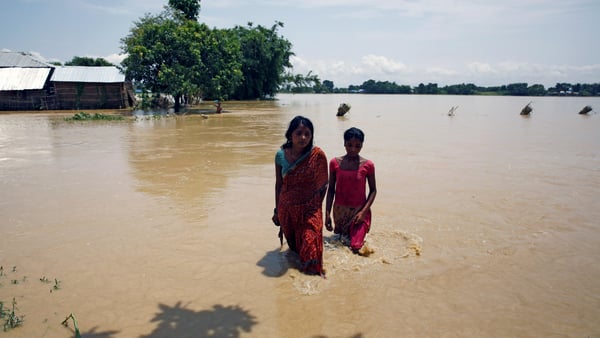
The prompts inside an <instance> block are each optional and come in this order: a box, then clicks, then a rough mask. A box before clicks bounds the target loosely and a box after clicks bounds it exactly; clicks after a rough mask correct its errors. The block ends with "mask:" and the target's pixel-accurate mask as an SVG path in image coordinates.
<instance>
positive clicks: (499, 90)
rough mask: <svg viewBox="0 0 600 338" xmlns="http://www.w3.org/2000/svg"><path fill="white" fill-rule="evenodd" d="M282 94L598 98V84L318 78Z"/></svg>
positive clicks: (301, 80) (297, 81) (298, 80)
mask: <svg viewBox="0 0 600 338" xmlns="http://www.w3.org/2000/svg"><path fill="white" fill-rule="evenodd" d="M282 91H284V92H291V93H364V94H424V95H510V96H547V95H553V96H600V83H593V84H581V83H576V84H571V83H557V84H556V85H555V86H554V87H550V88H545V87H544V86H543V85H541V84H533V85H528V84H527V83H511V84H508V85H502V86H493V87H481V86H477V85H474V84H472V83H466V84H465V83H462V84H456V85H450V86H443V87H439V86H438V84H437V83H428V84H423V83H421V84H419V85H418V86H415V87H411V86H408V85H398V84H396V83H395V82H390V81H375V80H368V81H365V82H363V83H362V84H361V85H350V86H348V87H347V88H336V87H335V86H334V84H333V82H332V81H329V80H325V81H323V82H322V83H321V81H320V80H319V78H318V76H316V75H312V74H311V73H309V74H308V75H307V76H302V75H296V77H295V78H294V79H293V81H289V78H288V83H287V84H286V85H284V86H283V87H282Z"/></svg>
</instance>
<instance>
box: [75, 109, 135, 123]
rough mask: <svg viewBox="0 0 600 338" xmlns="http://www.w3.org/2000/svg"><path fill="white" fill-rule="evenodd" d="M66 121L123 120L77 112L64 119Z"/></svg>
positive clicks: (118, 117) (115, 117) (113, 116)
mask: <svg viewBox="0 0 600 338" xmlns="http://www.w3.org/2000/svg"><path fill="white" fill-rule="evenodd" d="M65 120H67V121H90V120H96V121H97V120H104V121H114V120H123V116H120V115H106V114H99V113H94V114H89V113H86V112H83V111H82V112H79V113H77V114H75V115H73V116H72V117H67V118H65Z"/></svg>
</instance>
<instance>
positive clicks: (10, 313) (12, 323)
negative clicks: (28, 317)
mask: <svg viewBox="0 0 600 338" xmlns="http://www.w3.org/2000/svg"><path fill="white" fill-rule="evenodd" d="M16 310H17V301H16V300H15V299H14V298H13V300H12V308H11V309H10V310H9V309H6V308H4V303H3V302H2V301H0V320H2V321H3V322H4V323H3V325H2V328H3V330H4V331H8V330H10V329H14V328H15V327H17V326H21V325H23V321H24V318H25V316H19V315H17V313H16Z"/></svg>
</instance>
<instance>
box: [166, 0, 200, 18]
mask: <svg viewBox="0 0 600 338" xmlns="http://www.w3.org/2000/svg"><path fill="white" fill-rule="evenodd" d="M169 7H171V8H173V9H174V10H176V11H179V12H181V14H183V16H184V17H185V18H186V19H188V20H198V15H199V14H200V0H169Z"/></svg>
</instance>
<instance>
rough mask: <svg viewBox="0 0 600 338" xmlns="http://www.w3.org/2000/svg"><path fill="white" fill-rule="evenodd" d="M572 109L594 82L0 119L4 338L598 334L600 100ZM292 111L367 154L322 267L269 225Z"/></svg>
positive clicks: (338, 144)
mask: <svg viewBox="0 0 600 338" xmlns="http://www.w3.org/2000/svg"><path fill="white" fill-rule="evenodd" d="M529 101H533V103H532V107H533V112H532V114H531V116H529V117H522V116H520V115H519V112H520V110H521V108H522V107H523V106H524V105H525V104H527V103H528V102H529ZM342 102H346V103H348V104H350V105H351V106H352V109H351V110H350V112H349V113H348V114H347V115H346V116H344V117H336V116H335V113H336V112H337V106H338V105H339V104H340V103H342ZM585 105H592V106H593V107H595V108H597V107H600V99H598V98H557V97H543V98H538V97H535V98H528V97H525V98H523V97H473V96H412V95H280V96H279V97H278V100H277V101H271V102H255V101H253V102H225V104H224V110H225V111H226V113H224V114H221V115H208V118H204V117H203V116H201V115H198V114H193V115H185V116H178V117H171V118H162V119H153V118H138V119H136V120H128V121H124V122H67V121H64V115H56V114H3V115H0V169H1V170H0V191H1V195H0V196H1V198H0V214H1V215H2V220H0V265H1V266H2V267H3V275H2V276H0V285H1V286H0V301H4V303H5V306H6V305H10V303H11V301H12V298H13V297H14V298H15V300H16V301H17V307H18V312H17V313H21V314H24V315H25V324H24V326H23V327H21V328H18V329H15V330H11V331H9V332H7V333H5V335H6V336H7V337H68V336H70V335H71V333H70V331H69V329H67V328H64V327H62V326H61V325H60V322H61V321H63V320H64V319H65V317H66V316H67V315H69V314H70V313H73V314H74V315H75V316H76V317H77V320H78V323H79V327H80V329H81V331H82V332H83V333H84V336H85V335H86V334H87V335H88V336H95V337H203V336H216V337H224V336H233V337H236V336H237V337H317V336H324V337H393V336H418V337H445V336H447V337H456V336H462V337H482V336H499V337H517V336H518V337H527V336H531V337H553V336H556V337H558V336H560V337H598V336H600V322H599V321H598V318H600V283H598V281H599V280H600V266H599V265H598V264H597V262H596V261H597V259H598V257H600V224H599V221H598V220H600V193H599V192H600V136H598V135H600V116H598V115H596V114H592V115H590V116H581V115H578V114H577V113H578V112H579V110H580V109H581V108H582V107H583V106H585ZM452 106H458V107H459V108H458V109H457V110H456V115H455V116H453V117H449V116H447V112H448V110H449V109H450V108H451V107H452ZM295 115H305V116H307V117H309V118H310V119H312V120H313V122H314V124H315V128H316V135H315V142H316V144H317V145H318V146H320V147H322V148H323V149H324V151H325V152H326V153H327V155H328V157H329V158H331V157H333V156H338V155H342V154H343V153H344V148H343V141H342V133H343V131H344V130H345V129H347V128H349V127H351V126H356V127H359V128H361V129H363V130H364V132H365V134H366V141H365V144H364V147H363V152H362V155H363V156H365V157H367V158H369V159H371V160H373V161H374V162H375V165H376V170H377V171H376V175H377V185H378V195H377V199H376V201H375V204H374V206H373V226H372V231H371V233H370V234H369V235H368V237H367V240H368V245H369V246H370V247H371V248H373V249H374V250H375V253H374V254H373V255H371V256H370V257H368V258H366V257H360V256H356V255H353V254H352V253H351V252H350V251H349V250H347V249H346V248H344V247H341V246H340V245H339V244H338V243H337V242H336V241H335V240H334V239H333V238H332V236H331V234H330V233H328V232H326V233H325V234H324V235H325V240H326V248H325V257H324V259H325V268H326V270H327V279H326V280H323V279H321V278H319V277H310V276H304V275H302V274H300V273H299V272H298V271H297V269H296V265H295V263H296V262H295V257H293V255H290V254H289V253H288V252H287V247H285V246H284V247H283V248H280V247H279V240H278V238H277V228H275V227H274V226H273V224H272V223H271V221H270V217H271V212H272V209H273V206H274V201H273V200H274V197H273V194H274V165H273V158H274V154H275V151H276V150H277V148H278V147H279V146H280V145H281V144H282V143H283V142H284V136H283V134H284V133H285V130H286V128H287V124H288V122H289V121H290V119H291V118H292V117H293V116H295ZM13 267H14V268H13ZM43 277H45V278H47V279H48V280H49V281H50V283H44V282H42V281H40V279H41V278H43ZM55 279H56V280H58V281H60V289H59V290H55V289H53V286H54V285H55V283H56V282H55ZM14 281H16V282H14ZM51 291H52V292H51Z"/></svg>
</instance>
